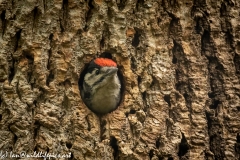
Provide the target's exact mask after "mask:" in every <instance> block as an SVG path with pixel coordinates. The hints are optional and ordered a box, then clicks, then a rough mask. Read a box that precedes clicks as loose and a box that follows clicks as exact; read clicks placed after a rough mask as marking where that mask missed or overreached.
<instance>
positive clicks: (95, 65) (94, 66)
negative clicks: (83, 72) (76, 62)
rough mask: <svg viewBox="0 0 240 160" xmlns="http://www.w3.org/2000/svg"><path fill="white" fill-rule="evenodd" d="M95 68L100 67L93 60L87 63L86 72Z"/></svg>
mask: <svg viewBox="0 0 240 160" xmlns="http://www.w3.org/2000/svg"><path fill="white" fill-rule="evenodd" d="M95 68H97V69H100V68H101V66H99V65H97V64H96V63H95V62H94V60H92V61H91V62H90V63H89V66H88V72H89V73H91V72H92V71H93V70H94V69H95Z"/></svg>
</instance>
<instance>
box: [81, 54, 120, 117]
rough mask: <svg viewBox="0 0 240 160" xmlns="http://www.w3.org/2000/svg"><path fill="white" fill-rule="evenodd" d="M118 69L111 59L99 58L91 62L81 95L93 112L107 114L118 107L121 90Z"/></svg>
mask: <svg viewBox="0 0 240 160" xmlns="http://www.w3.org/2000/svg"><path fill="white" fill-rule="evenodd" d="M117 71H118V68H117V64H116V63H115V62H114V61H112V60H111V59H107V58H97V59H95V60H93V61H91V63H90V64H89V67H88V69H87V73H86V74H85V76H84V80H83V87H82V89H81V96H82V99H83V101H84V103H85V104H86V105H87V106H88V108H89V109H90V110H92V111H93V112H95V113H98V114H106V113H109V112H111V111H113V110H114V109H116V108H117V105H118V104H119V101H120V90H121V83H120V80H119V77H118V75H117Z"/></svg>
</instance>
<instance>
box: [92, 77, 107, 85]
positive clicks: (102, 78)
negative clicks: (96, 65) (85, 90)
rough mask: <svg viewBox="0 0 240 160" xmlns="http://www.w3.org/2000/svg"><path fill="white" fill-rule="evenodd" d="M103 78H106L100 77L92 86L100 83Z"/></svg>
mask: <svg viewBox="0 0 240 160" xmlns="http://www.w3.org/2000/svg"><path fill="white" fill-rule="evenodd" d="M105 78H106V76H102V77H101V78H100V79H99V80H98V81H96V82H95V83H93V86H95V85H96V84H98V83H100V82H102V81H103V80H104V79H105Z"/></svg>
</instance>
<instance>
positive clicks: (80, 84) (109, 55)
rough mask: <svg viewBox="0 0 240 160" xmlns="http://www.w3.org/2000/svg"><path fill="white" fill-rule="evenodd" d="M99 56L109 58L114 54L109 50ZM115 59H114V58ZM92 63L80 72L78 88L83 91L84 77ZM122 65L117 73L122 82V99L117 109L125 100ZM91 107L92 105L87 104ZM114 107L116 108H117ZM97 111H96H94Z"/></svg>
mask: <svg viewBox="0 0 240 160" xmlns="http://www.w3.org/2000/svg"><path fill="white" fill-rule="evenodd" d="M99 57H101V58H108V59H112V60H113V58H112V54H111V53H109V52H103V53H102V54H101V55H100V56H99ZM113 61H114V60H113ZM90 63H91V61H90V62H89V63H87V64H85V66H84V67H83V70H82V72H81V74H80V77H79V80H78V88H79V91H80V93H81V90H82V89H83V81H84V77H85V75H86V74H87V72H88V67H89V64H90ZM122 70H123V69H122V67H121V66H118V72H117V75H118V78H119V80H120V84H121V89H120V101H119V104H118V105H117V107H116V109H117V108H118V107H119V106H120V104H121V103H122V102H123V97H124V91H125V81H124V77H123V74H122ZM80 95H81V94H80ZM81 98H82V100H83V97H82V95H81ZM85 105H86V106H87V104H85ZM87 107H88V108H89V109H90V107H89V106H87ZM116 109H114V110H116ZM90 110H91V109H90ZM91 111H92V112H94V111H93V110H91ZM94 113H96V112H94Z"/></svg>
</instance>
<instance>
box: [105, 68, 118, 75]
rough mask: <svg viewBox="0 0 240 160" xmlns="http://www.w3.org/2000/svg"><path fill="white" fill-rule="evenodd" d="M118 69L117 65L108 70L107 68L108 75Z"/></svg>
mask: <svg viewBox="0 0 240 160" xmlns="http://www.w3.org/2000/svg"><path fill="white" fill-rule="evenodd" d="M117 71H118V68H116V67H109V68H108V70H107V74H108V75H113V74H115V73H117Z"/></svg>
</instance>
